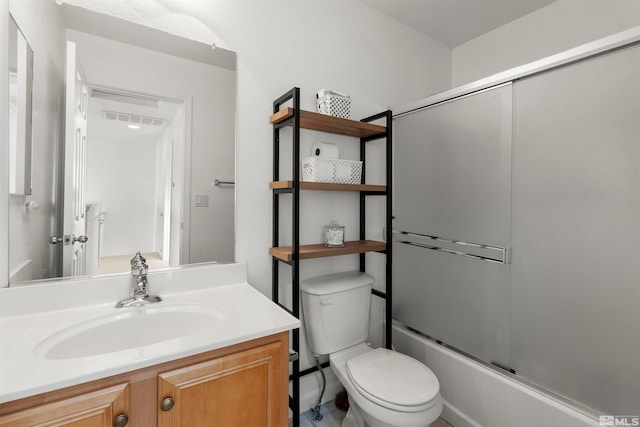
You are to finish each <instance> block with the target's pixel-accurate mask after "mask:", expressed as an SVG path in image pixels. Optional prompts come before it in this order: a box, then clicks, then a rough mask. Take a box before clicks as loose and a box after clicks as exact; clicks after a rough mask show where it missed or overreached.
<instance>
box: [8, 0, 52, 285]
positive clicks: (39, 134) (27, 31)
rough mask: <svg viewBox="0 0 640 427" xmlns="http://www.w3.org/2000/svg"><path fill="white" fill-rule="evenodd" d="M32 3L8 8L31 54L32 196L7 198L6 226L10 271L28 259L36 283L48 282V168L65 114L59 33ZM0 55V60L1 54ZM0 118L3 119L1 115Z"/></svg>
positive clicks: (47, 7)
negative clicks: (31, 206)
mask: <svg viewBox="0 0 640 427" xmlns="http://www.w3.org/2000/svg"><path fill="white" fill-rule="evenodd" d="M34 3H35V1H34V0H23V1H19V2H12V3H11V13H12V14H13V16H14V17H15V20H16V22H17V23H18V26H19V27H20V29H21V30H22V32H23V34H24V35H25V37H26V39H27V40H28V42H29V44H30V45H31V47H32V49H33V51H34V61H33V64H34V73H33V79H34V80H33V150H32V152H33V154H32V168H31V169H32V177H33V180H32V188H33V192H32V195H31V196H10V197H9V223H10V224H11V227H10V234H9V236H8V237H9V241H10V242H11V251H10V253H9V271H11V270H13V269H14V268H16V267H17V266H19V265H20V264H21V263H23V262H24V261H25V260H31V265H32V273H33V274H32V278H33V279H39V278H43V277H49V276H48V275H49V274H51V270H52V269H53V265H52V264H51V261H52V258H51V257H50V250H51V249H54V248H53V247H51V245H49V243H48V242H47V240H46V239H44V238H43V236H47V237H48V236H50V235H52V234H54V224H53V213H54V210H55V209H56V205H55V200H53V199H52V198H51V196H50V195H51V194H53V193H54V192H55V190H56V189H55V188H53V187H52V185H53V183H55V182H56V179H55V174H56V173H57V171H56V170H54V169H53V163H52V162H51V159H52V158H53V157H55V156H57V153H58V144H59V143H60V138H61V123H62V122H61V119H62V116H61V113H60V112H61V111H64V110H63V109H62V108H61V107H62V105H63V104H62V102H63V97H64V85H63V84H64V73H63V70H64V30H63V26H62V20H61V17H60V14H59V12H58V10H57V8H56V5H55V3H54V2H42V3H38V6H37V7H36V6H35V5H34ZM3 25H5V23H4V21H3ZM4 36H5V34H4V33H3V37H4ZM2 51H3V55H4V54H5V53H4V52H5V50H4V49H3V50H2ZM43 52H50V54H43ZM3 70H4V68H3ZM3 81H7V80H6V79H5V80H3ZM3 90H4V88H3ZM2 108H3V109H4V108H5V106H4V105H3V107H2ZM3 111H4V110H3ZM2 118H3V120H5V118H6V114H3V115H2ZM3 140H4V138H3ZM3 170H4V169H3ZM3 194H4V193H3ZM28 201H34V202H36V203H38V205H39V206H40V207H39V209H37V210H32V211H25V209H24V206H25V203H27V202H28ZM6 223H7V222H3V224H6ZM3 241H6V240H4V239H3ZM3 277H4V276H3Z"/></svg>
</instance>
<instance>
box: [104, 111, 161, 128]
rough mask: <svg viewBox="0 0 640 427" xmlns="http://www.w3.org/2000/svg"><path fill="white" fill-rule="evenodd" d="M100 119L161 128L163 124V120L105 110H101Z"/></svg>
mask: <svg viewBox="0 0 640 427" xmlns="http://www.w3.org/2000/svg"><path fill="white" fill-rule="evenodd" d="M102 117H103V118H105V119H107V120H117V121H119V122H127V123H133V124H137V125H149V126H162V125H164V123H165V120H164V119H158V118H155V117H146V116H139V115H137V114H129V113H119V112H116V111H107V110H102Z"/></svg>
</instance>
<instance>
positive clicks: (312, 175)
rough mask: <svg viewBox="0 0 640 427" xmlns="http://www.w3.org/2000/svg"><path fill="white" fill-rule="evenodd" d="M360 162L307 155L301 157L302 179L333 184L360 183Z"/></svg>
mask: <svg viewBox="0 0 640 427" xmlns="http://www.w3.org/2000/svg"><path fill="white" fill-rule="evenodd" d="M361 179H362V162H361V161H359V160H344V159H329V158H326V157H315V156H309V157H305V158H303V159H302V180H303V181H307V182H329V183H333V184H360V183H361Z"/></svg>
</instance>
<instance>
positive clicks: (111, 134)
mask: <svg viewBox="0 0 640 427" xmlns="http://www.w3.org/2000/svg"><path fill="white" fill-rule="evenodd" d="M181 107H182V105H181V104H177V103H173V102H169V101H162V100H157V99H151V98H148V97H140V96H138V95H126V94H116V93H109V92H103V91H102V90H96V89H94V90H92V91H91V97H90V100H89V114H88V123H89V127H88V133H89V137H90V138H92V139H94V140H98V139H99V140H103V141H120V142H130V143H156V142H158V141H159V140H160V137H161V136H162V135H163V133H164V131H165V130H166V129H167V126H168V125H169V124H170V123H171V122H172V120H173V119H174V118H175V117H176V114H177V113H178V112H179V111H180V109H181ZM105 112H107V113H115V115H116V118H113V114H106V115H105ZM140 119H145V120H140ZM146 119H156V120H153V124H150V123H149V122H150V121H149V120H146ZM160 122H162V123H160ZM129 125H137V126H138V127H137V128H134V129H132V128H130V127H129Z"/></svg>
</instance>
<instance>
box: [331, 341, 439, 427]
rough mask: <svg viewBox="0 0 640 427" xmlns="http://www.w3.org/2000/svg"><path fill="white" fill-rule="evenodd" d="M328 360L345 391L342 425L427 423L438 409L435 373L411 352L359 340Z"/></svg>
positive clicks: (385, 426) (386, 426)
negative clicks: (346, 401) (346, 406)
mask: <svg viewBox="0 0 640 427" xmlns="http://www.w3.org/2000/svg"><path fill="white" fill-rule="evenodd" d="M329 360H330V362H331V368H332V369H333V372H334V373H335V374H336V376H337V377H338V380H339V381H340V383H341V384H342V385H343V386H344V387H345V389H346V390H347V393H348V394H349V405H350V409H349V410H350V412H352V413H351V414H348V416H347V417H346V419H345V423H343V427H365V426H369V427H398V426H402V427H427V426H429V425H430V424H431V423H432V422H433V421H435V420H436V419H437V418H438V417H439V416H440V413H441V412H442V398H441V397H440V385H439V383H438V379H437V378H436V376H435V375H434V374H433V372H431V370H429V368H427V367H426V366H424V365H423V364H422V363H420V362H418V361H417V360H415V359H413V358H411V357H409V356H406V355H404V354H400V353H396V352H394V351H391V350H387V349H384V348H377V349H373V348H371V347H369V346H368V345H366V344H364V343H362V344H359V345H356V346H354V347H351V348H348V349H345V350H342V351H339V352H336V353H333V354H331V355H330V356H329Z"/></svg>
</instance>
